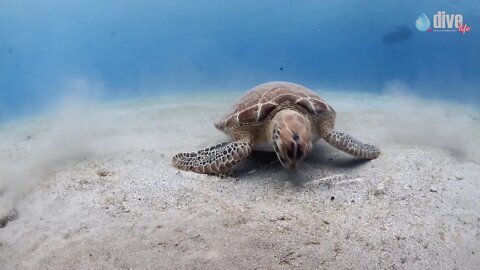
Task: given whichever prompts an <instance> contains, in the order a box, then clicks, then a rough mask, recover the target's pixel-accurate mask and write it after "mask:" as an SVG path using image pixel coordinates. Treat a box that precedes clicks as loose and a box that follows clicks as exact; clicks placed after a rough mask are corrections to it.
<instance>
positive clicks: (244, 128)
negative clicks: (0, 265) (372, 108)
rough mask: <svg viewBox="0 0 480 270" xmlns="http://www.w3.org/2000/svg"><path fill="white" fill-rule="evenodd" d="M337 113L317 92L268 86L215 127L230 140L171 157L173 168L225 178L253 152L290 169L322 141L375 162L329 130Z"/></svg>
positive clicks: (371, 153)
mask: <svg viewBox="0 0 480 270" xmlns="http://www.w3.org/2000/svg"><path fill="white" fill-rule="evenodd" d="M335 115H336V113H335V111H334V110H333V108H332V107H331V106H330V105H328V104H327V103H326V102H325V101H324V100H323V99H321V98H320V97H319V96H318V95H317V94H315V93H314V92H312V91H311V90H309V89H307V88H306V87H304V86H301V85H298V84H294V83H290V82H268V83H264V84H261V85H258V86H256V87H254V88H252V89H251V90H250V91H248V92H247V93H246V94H245V95H244V96H243V97H242V98H241V99H240V100H239V101H238V102H237V103H236V104H235V105H234V107H233V111H232V112H230V113H228V114H226V115H225V116H224V117H222V118H221V119H220V121H218V122H216V123H215V124H214V125H215V127H216V128H217V129H219V130H221V131H223V132H225V133H226V134H227V135H229V136H230V137H231V138H232V139H233V141H232V142H224V143H221V144H217V145H215V146H212V147H209V148H206V149H203V150H200V151H197V152H191V153H179V154H176V155H175V156H173V160H172V164H173V166H175V167H177V168H179V169H181V170H185V171H193V172H197V173H205V174H214V175H220V176H224V175H228V174H230V172H231V171H232V168H233V166H235V165H236V164H237V163H239V162H240V161H242V160H243V159H245V158H247V157H248V156H249V155H250V154H251V153H252V151H253V150H273V151H275V153H276V154H277V157H278V159H279V160H280V162H281V164H282V165H283V166H284V167H285V168H287V169H294V168H296V167H297V165H298V164H299V163H300V162H301V161H302V160H303V159H304V158H305V156H307V154H308V153H309V152H310V151H311V150H312V143H313V142H315V141H317V140H318V139H320V138H322V139H324V140H325V141H327V142H328V143H329V144H330V145H332V146H333V147H335V148H337V149H339V150H342V151H344V152H346V153H348V154H350V155H353V156H356V157H359V158H363V159H375V158H377V157H378V156H379V155H380V151H379V150H378V148H376V147H375V146H373V145H370V144H364V143H362V142H360V141H358V140H356V139H354V138H352V137H351V136H349V135H347V134H345V133H341V132H337V131H335V130H334V129H333V127H334V123H335Z"/></svg>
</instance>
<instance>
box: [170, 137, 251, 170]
mask: <svg viewBox="0 0 480 270" xmlns="http://www.w3.org/2000/svg"><path fill="white" fill-rule="evenodd" d="M252 146H253V145H252V142H251V141H245V140H243V141H236V142H225V143H221V144H217V145H215V146H212V147H209V148H205V149H203V150H199V151H197V152H191V153H178V154H176V155H175V156H173V159H172V164H173V166H175V167H176V168H178V169H180V170H184V171H192V172H196V173H204V174H213V175H220V176H224V175H228V174H230V173H231V171H232V168H233V166H235V165H236V164H237V163H239V162H240V161H242V160H243V159H245V158H246V157H248V156H249V155H250V154H251V153H252Z"/></svg>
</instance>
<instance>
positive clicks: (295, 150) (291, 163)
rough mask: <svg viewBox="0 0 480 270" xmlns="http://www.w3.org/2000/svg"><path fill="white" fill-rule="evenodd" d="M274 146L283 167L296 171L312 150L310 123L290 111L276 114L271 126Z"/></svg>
mask: <svg viewBox="0 0 480 270" xmlns="http://www.w3.org/2000/svg"><path fill="white" fill-rule="evenodd" d="M270 127H271V128H270V130H271V135H272V144H273V149H274V150H275V153H276V154H277V157H278V159H279V160H280V162H281V163H282V165H283V167H285V168H287V169H290V170H292V169H295V168H296V167H297V166H298V164H299V163H300V162H301V161H302V160H303V159H304V158H305V157H306V156H307V154H308V153H309V152H310V150H311V149H312V140H311V128H310V121H309V120H308V118H307V117H305V115H303V114H301V113H299V112H297V111H294V110H290V109H285V110H281V111H279V112H278V113H276V114H275V116H274V117H273V119H272V122H271V124H270Z"/></svg>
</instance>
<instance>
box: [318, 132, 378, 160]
mask: <svg viewBox="0 0 480 270" xmlns="http://www.w3.org/2000/svg"><path fill="white" fill-rule="evenodd" d="M324 139H325V141H327V142H328V143H329V144H330V145H332V146H333V147H335V148H337V149H339V150H342V151H344V152H345V153H348V154H350V155H352V156H355V157H359V158H365V159H376V158H377V157H378V156H379V155H380V150H379V149H378V148H376V147H375V146H373V145H370V144H365V143H362V142H360V141H358V140H356V139H354V138H352V137H351V136H350V135H348V134H345V133H341V132H336V131H331V132H329V133H327V135H326V136H325V137H324Z"/></svg>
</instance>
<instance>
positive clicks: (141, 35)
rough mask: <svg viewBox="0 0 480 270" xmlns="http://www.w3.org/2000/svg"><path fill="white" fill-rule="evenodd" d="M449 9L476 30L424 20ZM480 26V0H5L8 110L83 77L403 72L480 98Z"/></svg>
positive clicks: (214, 84) (2, 111)
mask: <svg viewBox="0 0 480 270" xmlns="http://www.w3.org/2000/svg"><path fill="white" fill-rule="evenodd" d="M438 11H446V12H447V13H449V14H462V15H463V18H464V22H465V23H467V24H468V25H469V26H471V31H470V32H468V33H466V34H460V33H458V32H456V33H437V32H421V31H419V30H417V28H416V27H415V21H416V19H417V18H418V16H419V15H421V14H422V13H425V14H426V15H427V16H429V17H430V20H432V17H433V15H434V14H435V13H437V12H438ZM479 33H480V2H479V1H474V0H470V1H461V2H460V1H445V0H443V1H441V0H435V1H423V2H422V3H418V1H409V0H396V1H394V0H391V1H369V2H366V1H318V0H312V1H293V0H292V1H286V0H276V1H273V0H272V1H262V0H256V1H247V0H243V1H225V0H215V1H208V0H205V1H194V0H189V1H186V0H184V1H182V0H171V1H170V0H169V1H157V0H143V1H140V0H139V1H131V0H115V1H113V0H111V1H107V0H103V1H98V0H82V1H62V0H49V1H48V0H23V1H12V0H3V1H0V120H5V119H12V118H17V117H21V116H25V115H29V114H32V113H35V112H37V111H39V110H42V109H45V108H46V107H48V106H51V105H52V104H53V103H55V102H56V101H57V100H59V99H60V98H61V97H63V96H65V95H66V91H68V85H69V82H71V81H75V80H82V81H86V82H89V83H91V84H92V85H96V86H101V87H98V89H102V90H101V96H102V97H103V98H104V99H107V100H110V99H118V98H128V97H138V96H148V95H162V94H164V93H168V94H172V91H173V90H175V91H197V92H198V91H208V90H212V89H215V90H218V89H225V90H226V91H227V90H230V89H248V88H250V87H252V86H254V85H256V84H258V83H261V82H264V81H271V80H288V81H294V82H297V83H301V84H304V85H306V86H309V87H311V88H320V87H323V88H330V89H350V90H356V91H369V92H378V93H379V92H382V89H384V88H385V85H388V84H390V83H391V82H392V81H394V82H400V83H401V84H402V85H405V86H406V87H408V88H410V89H411V91H414V92H415V93H416V94H417V95H419V96H424V97H427V98H442V99H452V100H455V101H459V102H466V103H469V104H475V105H479V104H480V34H479ZM93 88H95V87H93ZM93 91H95V90H93Z"/></svg>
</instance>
